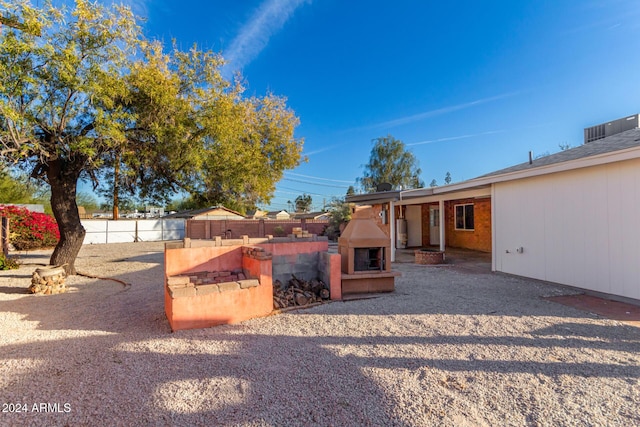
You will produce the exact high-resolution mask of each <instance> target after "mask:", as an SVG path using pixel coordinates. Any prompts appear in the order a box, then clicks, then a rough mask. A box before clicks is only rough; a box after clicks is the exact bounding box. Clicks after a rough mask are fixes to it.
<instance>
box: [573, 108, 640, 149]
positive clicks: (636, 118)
mask: <svg viewBox="0 0 640 427" xmlns="http://www.w3.org/2000/svg"><path fill="white" fill-rule="evenodd" d="M639 124H640V114H634V115H633V116H629V117H624V118H622V119H618V120H614V121H612V122H607V123H603V124H601V125H596V126H591V127H589V128H585V129H584V143H585V144H586V143H588V142H592V141H597V140H598V139H602V138H606V137H608V136H611V135H615V134H617V133H621V132H624V131H627V130H630V129H635V128H637V127H638V125H639Z"/></svg>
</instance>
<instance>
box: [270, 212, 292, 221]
mask: <svg viewBox="0 0 640 427" xmlns="http://www.w3.org/2000/svg"><path fill="white" fill-rule="evenodd" d="M265 217H266V218H267V219H277V220H288V219H291V215H290V214H289V212H287V211H269V212H267V214H266V215H265Z"/></svg>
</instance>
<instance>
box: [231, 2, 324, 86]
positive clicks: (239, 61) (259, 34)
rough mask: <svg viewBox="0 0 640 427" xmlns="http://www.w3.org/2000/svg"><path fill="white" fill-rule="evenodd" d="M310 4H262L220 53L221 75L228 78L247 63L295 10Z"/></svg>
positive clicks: (267, 42) (260, 50)
mask: <svg viewBox="0 0 640 427" xmlns="http://www.w3.org/2000/svg"><path fill="white" fill-rule="evenodd" d="M310 2H311V0H266V1H264V2H263V3H262V4H261V5H260V7H259V8H258V9H257V10H256V12H255V13H254V15H253V16H252V17H251V19H250V20H249V21H248V22H247V23H245V24H244V25H243V26H242V28H241V29H240V32H239V33H238V35H237V36H236V37H235V39H233V41H232V42H231V45H230V46H229V49H227V50H226V51H225V52H224V53H223V57H224V58H225V60H226V61H227V65H225V67H224V69H223V71H224V74H232V73H233V72H234V71H237V70H240V69H242V68H243V67H244V66H245V65H247V64H249V63H251V61H253V60H254V59H255V58H256V57H257V56H258V55H259V54H260V52H262V50H263V49H264V48H265V47H267V45H268V44H269V39H270V38H271V36H272V35H274V34H275V33H277V32H278V31H280V29H282V27H283V26H284V24H285V23H286V22H287V21H288V20H289V18H291V16H292V15H293V13H294V12H295V10H296V9H297V8H298V7H299V6H300V5H302V4H303V3H310Z"/></svg>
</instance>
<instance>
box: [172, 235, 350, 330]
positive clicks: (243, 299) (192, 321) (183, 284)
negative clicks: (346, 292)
mask: <svg viewBox="0 0 640 427" xmlns="http://www.w3.org/2000/svg"><path fill="white" fill-rule="evenodd" d="M328 248H329V244H328V240H327V239H326V238H325V239H322V238H320V239H319V238H317V237H310V238H305V239H296V238H290V239H289V238H274V239H249V238H247V237H246V236H245V237H244V238H243V239H240V240H234V241H231V240H223V239H215V240H191V239H185V240H184V241H183V242H180V243H167V244H166V245H165V263H164V264H165V312H166V314H167V318H168V319H169V323H170V325H171V329H172V330H174V331H176V330H180V329H194V328H204V327H210V326H215V325H220V324H225V323H236V322H240V321H243V320H247V319H250V318H253V317H260V316H265V315H268V314H269V313H270V312H271V311H272V309H273V280H275V279H276V278H279V280H281V281H282V282H283V283H285V281H288V280H289V279H291V275H292V274H294V275H296V277H298V278H300V279H305V280H311V279H315V278H318V279H320V280H322V281H323V282H324V283H326V284H327V285H328V286H329V289H330V295H331V299H334V300H335V299H341V298H342V292H341V285H342V284H341V272H340V255H338V254H329V253H328ZM207 272H225V274H224V276H223V277H222V278H221V277H219V275H218V276H216V275H213V274H207ZM227 273H228V275H227ZM236 273H237V274H236ZM240 274H242V275H243V277H244V279H243V278H241V277H240ZM227 277H230V278H231V279H227ZM180 278H182V279H180ZM185 278H186V279H185ZM207 279H210V280H209V281H210V282H211V283H207ZM250 279H257V280H258V284H257V286H256V285H255V284H253V285H252V284H251V283H248V282H250ZM226 280H230V281H226ZM243 280H244V281H245V282H243ZM243 286H244V287H243Z"/></svg>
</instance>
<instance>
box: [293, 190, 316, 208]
mask: <svg viewBox="0 0 640 427" xmlns="http://www.w3.org/2000/svg"><path fill="white" fill-rule="evenodd" d="M312 202H313V200H312V199H311V196H310V195H308V194H303V195H301V196H298V197H296V200H295V205H296V212H309V211H310V210H311V203H312Z"/></svg>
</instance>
